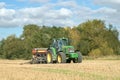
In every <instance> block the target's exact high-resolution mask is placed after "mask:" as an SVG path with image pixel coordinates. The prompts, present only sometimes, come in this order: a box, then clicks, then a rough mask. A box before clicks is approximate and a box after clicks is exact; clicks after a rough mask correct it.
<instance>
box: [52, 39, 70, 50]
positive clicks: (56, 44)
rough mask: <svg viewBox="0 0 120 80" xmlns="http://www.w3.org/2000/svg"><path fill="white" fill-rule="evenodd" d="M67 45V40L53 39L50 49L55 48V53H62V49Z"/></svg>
mask: <svg viewBox="0 0 120 80" xmlns="http://www.w3.org/2000/svg"><path fill="white" fill-rule="evenodd" d="M68 45H69V41H68V39H67V38H60V39H53V43H52V47H54V48H56V50H57V51H62V48H63V47H64V46H68Z"/></svg>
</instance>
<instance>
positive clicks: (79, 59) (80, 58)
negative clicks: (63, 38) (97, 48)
mask: <svg viewBox="0 0 120 80" xmlns="http://www.w3.org/2000/svg"><path fill="white" fill-rule="evenodd" d="M76 53H77V54H78V58H77V59H73V62H74V63H81V62H82V54H81V53H80V52H76Z"/></svg>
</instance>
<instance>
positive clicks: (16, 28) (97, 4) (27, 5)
mask: <svg viewBox="0 0 120 80" xmlns="http://www.w3.org/2000/svg"><path fill="white" fill-rule="evenodd" d="M119 7H120V0H2V1H0V40H1V39H3V38H6V37H7V36H9V35H11V34H15V35H16V36H18V37H19V36H20V35H21V34H22V31H23V26H24V25H26V24H30V23H31V24H37V25H47V26H52V25H55V26H70V27H72V26H76V25H78V24H80V23H82V22H85V21H87V20H91V19H101V20H104V21H105V22H106V24H107V25H108V24H109V23H111V24H113V25H114V26H115V27H116V29H118V31H119V32H120V22H119V20H120V16H119V14H120V8H119Z"/></svg>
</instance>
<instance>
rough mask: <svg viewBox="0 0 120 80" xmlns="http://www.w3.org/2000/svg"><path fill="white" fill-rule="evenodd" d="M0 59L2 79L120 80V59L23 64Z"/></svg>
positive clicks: (23, 61)
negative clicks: (75, 62)
mask: <svg viewBox="0 0 120 80" xmlns="http://www.w3.org/2000/svg"><path fill="white" fill-rule="evenodd" d="M25 62H28V61H26V60H0V80H120V60H83V62H82V63H79V64H78V63H77V64H74V63H70V64H32V65H31V64H22V63H25Z"/></svg>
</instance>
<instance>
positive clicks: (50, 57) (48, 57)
mask: <svg viewBox="0 0 120 80" xmlns="http://www.w3.org/2000/svg"><path fill="white" fill-rule="evenodd" d="M46 62H47V63H52V62H53V60H52V52H51V51H48V52H47V54H46Z"/></svg>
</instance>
